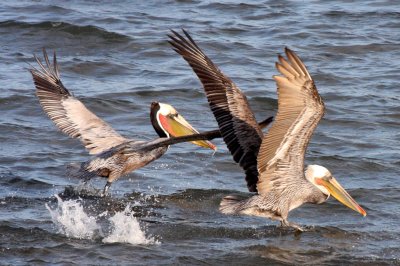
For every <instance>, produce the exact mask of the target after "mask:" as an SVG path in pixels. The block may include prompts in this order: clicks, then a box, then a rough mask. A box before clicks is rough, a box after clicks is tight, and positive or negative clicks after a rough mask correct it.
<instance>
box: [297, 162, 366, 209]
mask: <svg viewBox="0 0 400 266" xmlns="http://www.w3.org/2000/svg"><path fill="white" fill-rule="evenodd" d="M305 176H306V178H307V180H308V181H310V182H311V183H312V184H314V185H315V186H316V187H317V188H319V189H320V190H321V191H322V193H324V194H325V195H327V196H328V197H329V196H330V195H332V196H333V197H334V198H335V199H337V200H338V201H340V202H341V203H343V204H344V205H346V206H347V207H349V208H350V209H352V210H354V211H356V212H359V213H360V214H361V215H363V216H366V215H367V213H366V212H365V210H364V209H363V208H361V206H360V205H358V203H357V202H356V201H355V200H354V199H353V198H352V197H351V196H350V195H349V193H347V192H346V190H345V189H344V188H343V187H342V186H341V185H340V184H339V183H338V182H337V181H336V179H335V178H334V177H333V176H332V174H331V172H329V170H328V169H326V168H325V167H323V166H320V165H309V166H308V167H307V170H306V173H305Z"/></svg>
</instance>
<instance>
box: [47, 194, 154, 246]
mask: <svg viewBox="0 0 400 266" xmlns="http://www.w3.org/2000/svg"><path fill="white" fill-rule="evenodd" d="M55 197H56V199H57V207H56V208H51V207H50V206H49V205H48V204H46V208H47V209H48V210H49V212H50V215H51V218H52V221H53V223H54V224H55V225H56V227H57V229H58V232H59V233H61V234H64V235H66V236H67V237H72V238H78V239H95V238H98V237H100V238H103V240H102V241H103V242H104V243H129V244H132V245H143V244H144V245H151V244H159V243H160V242H159V241H157V240H156V239H155V238H154V237H153V236H146V227H145V226H143V225H142V226H141V225H140V224H139V221H138V219H137V218H136V217H134V216H133V214H134V213H133V212H132V211H130V207H131V206H130V205H129V204H128V205H127V206H126V207H125V210H123V211H121V212H116V213H115V214H114V215H112V216H110V217H108V218H107V216H108V212H107V211H105V212H103V213H100V214H97V215H95V216H90V215H88V214H87V213H86V212H85V210H84V208H83V205H82V200H80V199H78V200H65V201H63V200H62V199H61V198H60V197H59V196H58V195H55ZM136 204H139V203H138V202H136ZM105 218H106V223H107V224H109V226H107V225H106V224H104V223H100V222H99V220H104V219H105Z"/></svg>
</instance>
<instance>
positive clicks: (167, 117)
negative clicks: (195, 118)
mask: <svg viewBox="0 0 400 266" xmlns="http://www.w3.org/2000/svg"><path fill="white" fill-rule="evenodd" d="M150 120H151V124H152V125H153V127H154V130H155V131H156V132H157V133H158V135H159V136H160V137H161V138H165V137H167V138H169V137H179V136H186V135H193V134H198V133H199V132H198V131H197V130H196V129H195V128H193V127H192V126H191V125H190V124H189V123H188V122H187V121H186V120H185V118H183V117H182V116H181V115H180V114H179V113H178V111H177V110H176V109H175V108H174V107H172V106H171V105H169V104H166V103H159V102H153V103H152V104H151V107H150ZM192 143H194V144H196V145H199V146H201V147H205V148H210V149H213V150H216V149H217V147H215V145H214V144H212V143H211V142H209V141H208V140H198V141H192Z"/></svg>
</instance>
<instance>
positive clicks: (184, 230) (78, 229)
mask: <svg viewBox="0 0 400 266" xmlns="http://www.w3.org/2000/svg"><path fill="white" fill-rule="evenodd" d="M253 2H254V3H251V4H246V3H242V2H240V1H220V2H219V3H214V2H213V1H203V0H177V1H163V2H162V3H160V1H151V0H149V1H119V2H118V3H110V2H108V1H3V2H1V3H0V36H1V38H0V88H1V89H0V114H1V115H0V132H1V134H0V142H1V146H0V147H1V148H0V211H1V216H0V264H2V265H50V264H51V265H57V264H59V265H83V264H96V265H109V264H118V265H132V264H138V265H144V264H145V265H165V264H190V265H208V264H225V265H243V264H246V265H257V264H277V265H287V264H316V265H337V264H342V265H348V264H356V265H399V264H400V231H399V226H400V223H399V219H400V185H399V180H400V179H399V174H400V171H399V166H400V155H399V154H400V148H399V142H400V134H399V128H400V103H399V98H400V86H399V84H400V79H399V77H400V75H399V73H398V72H399V68H400V65H399V58H400V49H399V48H400V34H399V28H400V4H399V3H397V2H396V1H385V0H382V1H370V0H367V1H347V0H343V1H321V0H320V1H318V0H316V1H253ZM180 28H185V29H187V30H188V31H189V32H190V33H191V34H192V37H193V38H194V39H195V40H196V41H197V43H198V44H199V45H200V46H201V47H202V49H203V50H204V51H205V52H206V53H207V54H208V55H209V56H210V57H211V58H212V59H213V61H214V62H215V63H216V64H217V65H218V66H219V67H220V68H221V69H222V70H223V72H224V73H225V74H227V75H228V76H230V77H231V78H232V79H233V80H234V81H235V83H236V84H237V85H238V86H239V87H240V88H241V89H242V91H243V92H244V93H245V94H246V95H247V97H248V99H249V102H250V105H251V107H252V109H253V111H254V112H255V114H256V117H257V119H259V120H261V119H263V118H265V117H267V116H271V115H274V114H275V112H276V108H277V102H276V97H277V95H276V86H275V83H274V81H273V79H272V76H273V75H275V74H277V70H276V69H275V67H274V63H275V61H276V60H277V55H278V54H279V53H283V49H284V47H285V46H287V47H289V48H291V49H293V50H295V51H296V52H297V53H298V55H299V56H300V57H301V58H302V59H303V61H304V62H305V63H306V65H307V67H308V69H309V71H310V73H311V75H312V76H313V78H314V80H315V82H316V85H317V87H318V89H319V92H320V94H321V96H322V97H323V99H324V101H325V105H326V107H327V111H326V114H325V117H324V119H323V120H322V121H321V123H320V124H319V126H318V128H317V130H316V132H315V134H314V136H313V138H312V140H311V143H310V145H309V149H308V151H307V155H306V160H307V163H310V164H321V165H324V166H326V167H327V168H328V169H330V170H331V172H332V173H333V174H334V175H335V177H336V178H337V179H338V181H339V182H340V183H341V184H342V185H343V186H344V187H345V188H346V189H348V191H349V193H350V194H351V195H352V196H353V197H354V198H355V199H356V200H357V201H358V202H359V203H360V204H361V205H362V206H363V207H364V208H365V210H366V211H367V213H368V215H367V216H366V217H365V218H363V217H362V216H361V215H359V214H357V213H356V212H354V211H352V210H350V209H348V208H346V207H345V206H343V205H342V204H340V203H339V202H337V201H335V200H334V199H329V201H328V202H326V203H325V204H322V205H304V206H302V207H300V208H298V209H296V210H295V211H293V212H291V215H290V217H289V218H290V220H291V221H293V222H296V223H299V224H301V225H304V226H307V228H308V229H309V230H308V231H307V232H304V233H302V234H300V235H298V234H294V232H293V231H291V230H284V229H281V228H277V223H276V222H273V221H270V220H267V219H263V218H257V217H248V216H226V215H223V214H221V213H219V212H218V205H219V202H220V200H221V199H222V198H223V197H224V196H226V195H228V194H230V193H241V194H243V195H246V194H247V192H246V186H245V181H244V173H243V171H242V170H241V168H240V167H239V166H238V165H236V164H235V163H234V162H233V160H232V157H231V155H230V154H229V152H228V151H227V149H226V146H225V144H224V143H223V141H222V140H220V139H219V140H215V141H214V143H215V144H216V145H217V146H218V151H217V152H216V153H215V154H213V152H212V151H208V150H205V149H201V148H199V147H197V146H194V145H191V144H186V143H183V144H178V145H175V146H173V147H171V148H170V149H169V151H168V152H167V153H166V154H165V155H164V156H163V157H161V158H160V159H159V160H157V161H155V162H153V163H151V164H149V165H148V166H146V167H144V168H142V169H139V170H137V171H135V172H133V173H131V174H130V175H128V176H126V177H125V178H121V179H120V180H118V181H117V182H115V183H114V184H113V186H112V188H111V197H109V198H106V199H99V198H98V197H95V196H93V194H95V193H97V189H101V188H102V187H103V186H104V184H105V180H102V179H96V180H93V181H92V182H91V183H90V186H89V188H82V187H81V184H80V183H79V180H75V179H69V178H68V177H67V176H66V174H65V166H66V165H68V164H69V163H74V162H81V161H85V160H87V159H89V158H90V156H89V155H88V154H87V153H86V151H85V150H84V148H83V147H82V146H81V144H80V143H79V142H78V141H76V140H73V139H70V138H68V137H67V136H65V135H63V134H62V133H60V132H59V131H58V130H57V129H56V127H55V126H54V124H53V123H52V122H51V121H50V120H49V119H48V117H47V116H46V115H45V114H44V112H43V111H42V109H41V107H40V105H39V103H38V100H37V99H36V97H35V94H34V86H33V82H32V78H31V76H30V73H29V72H28V69H29V67H30V65H35V62H34V59H33V54H37V55H41V51H42V48H46V49H47V50H48V51H49V52H50V51H51V52H52V51H53V50H55V51H56V52H57V55H58V61H59V65H60V71H61V77H62V80H63V83H64V85H65V86H66V87H67V88H68V89H69V90H71V91H72V92H73V93H74V95H75V96H76V97H78V98H79V99H80V100H82V102H84V103H85V105H86V106H87V107H88V108H89V109H90V110H92V111H93V112H95V113H96V114H97V115H98V116H100V117H101V118H103V119H104V120H106V121H107V122H108V123H110V124H111V125H112V126H113V127H114V128H115V129H117V130H118V131H119V132H120V133H121V134H122V135H124V136H127V137H132V138H141V139H152V138H155V137H156V136H157V135H156V133H155V132H154V130H153V128H152V126H151V125H150V121H149V108H150V103H151V102H152V101H160V102H165V103H169V104H172V105H173V106H175V107H176V108H177V110H178V111H179V112H180V113H181V114H182V115H183V116H185V118H186V119H187V120H188V121H189V122H190V123H191V124H192V125H194V126H195V127H196V128H197V129H199V130H201V131H204V130H210V129H214V128H216V127H217V124H216V121H215V119H214V118H213V116H212V114H211V112H210V110H209V107H208V103H207V101H206V98H205V96H204V93H203V90H202V87H201V85H200V83H199V81H198V80H197V77H196V76H195V75H194V74H193V72H192V70H191V69H190V67H189V66H188V65H187V64H186V62H185V61H184V60H183V59H182V58H180V56H178V55H177V54H176V53H175V52H174V51H173V50H172V49H171V47H170V45H169V44H168V43H167V40H168V38H167V36H166V35H167V34H168V33H169V30H170V29H174V30H179V29H180Z"/></svg>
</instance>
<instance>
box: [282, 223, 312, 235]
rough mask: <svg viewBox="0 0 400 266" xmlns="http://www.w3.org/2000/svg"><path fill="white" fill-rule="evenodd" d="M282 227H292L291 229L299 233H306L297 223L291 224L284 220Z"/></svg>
mask: <svg viewBox="0 0 400 266" xmlns="http://www.w3.org/2000/svg"><path fill="white" fill-rule="evenodd" d="M281 227H291V228H293V229H295V230H296V231H297V232H299V233H301V232H304V231H306V230H305V229H304V228H303V227H301V226H300V225H298V224H296V223H292V222H289V221H288V220H282V221H281Z"/></svg>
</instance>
